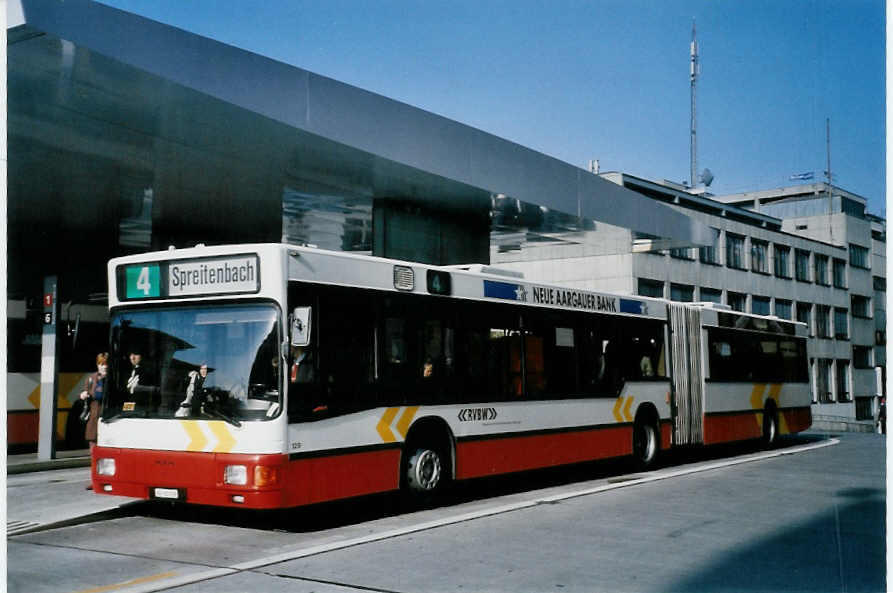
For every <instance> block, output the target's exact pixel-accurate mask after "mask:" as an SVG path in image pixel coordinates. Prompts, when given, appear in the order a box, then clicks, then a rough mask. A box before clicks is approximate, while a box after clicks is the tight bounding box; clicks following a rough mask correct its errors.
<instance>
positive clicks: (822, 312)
mask: <svg viewBox="0 0 893 593" xmlns="http://www.w3.org/2000/svg"><path fill="white" fill-rule="evenodd" d="M815 333H816V335H817V336H818V337H820V338H830V337H831V307H829V306H827V305H816V308H815Z"/></svg>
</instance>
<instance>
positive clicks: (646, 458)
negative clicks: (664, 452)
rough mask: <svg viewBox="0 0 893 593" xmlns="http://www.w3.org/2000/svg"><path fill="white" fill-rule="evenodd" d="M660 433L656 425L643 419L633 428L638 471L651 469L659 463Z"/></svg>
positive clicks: (634, 451)
mask: <svg viewBox="0 0 893 593" xmlns="http://www.w3.org/2000/svg"><path fill="white" fill-rule="evenodd" d="M657 435H658V432H657V428H656V427H655V426H654V423H652V422H650V421H648V420H646V419H644V418H642V419H638V420H636V423H635V425H634V426H633V459H634V461H635V464H636V467H637V469H640V470H645V469H650V468H651V467H653V466H654V465H655V464H656V463H657V453H658V451H659V450H660V444H659V443H658V437H657Z"/></svg>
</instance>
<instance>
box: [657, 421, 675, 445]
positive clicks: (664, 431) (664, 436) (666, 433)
mask: <svg viewBox="0 0 893 593" xmlns="http://www.w3.org/2000/svg"><path fill="white" fill-rule="evenodd" d="M672 439H673V421H672V420H661V423H660V448H661V450H664V449H669V448H670V444H671V442H672Z"/></svg>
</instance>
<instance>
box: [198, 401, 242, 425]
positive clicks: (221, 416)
mask: <svg viewBox="0 0 893 593" xmlns="http://www.w3.org/2000/svg"><path fill="white" fill-rule="evenodd" d="M202 412H204V413H205V414H207V415H208V416H213V417H214V418H217V419H218V420H223V421H225V422H228V423H230V424H232V425H233V426H235V427H239V426H242V423H241V422H239V421H238V420H236V419H235V418H233V417H232V416H230V415H228V414H225V413H223V412H221V411H220V410H218V409H217V408H216V406H214V405H213V404H212V405H211V406H210V407H209V406H208V404H207V403H206V404H205V405H204V407H203V408H202Z"/></svg>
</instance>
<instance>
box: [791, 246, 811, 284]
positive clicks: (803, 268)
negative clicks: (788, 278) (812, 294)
mask: <svg viewBox="0 0 893 593" xmlns="http://www.w3.org/2000/svg"><path fill="white" fill-rule="evenodd" d="M794 266H795V270H794V272H795V275H796V277H797V280H799V281H801V282H809V252H808V251H803V250H802V249H798V250H797V251H796V252H795V253H794Z"/></svg>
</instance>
